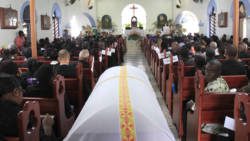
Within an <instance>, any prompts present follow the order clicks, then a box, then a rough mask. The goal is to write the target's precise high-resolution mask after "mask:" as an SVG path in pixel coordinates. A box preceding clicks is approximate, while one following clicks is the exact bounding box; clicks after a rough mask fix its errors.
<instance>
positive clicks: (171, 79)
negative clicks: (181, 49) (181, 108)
mask: <svg viewBox="0 0 250 141" xmlns="http://www.w3.org/2000/svg"><path fill="white" fill-rule="evenodd" d="M177 66H178V65H177V63H173V55H172V54H170V64H169V65H168V67H169V69H168V70H169V72H168V74H167V75H169V76H168V79H167V82H166V83H165V84H166V86H165V87H166V94H165V95H166V97H165V101H166V103H167V106H168V110H169V113H170V115H171V116H172V115H173V95H174V94H175V93H176V91H173V89H176V87H177V85H176V84H177V79H178V74H177ZM173 85H174V87H173Z"/></svg>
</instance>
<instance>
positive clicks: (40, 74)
mask: <svg viewBox="0 0 250 141" xmlns="http://www.w3.org/2000/svg"><path fill="white" fill-rule="evenodd" d="M54 76H55V74H54V72H53V69H52V66H50V65H47V64H43V65H42V66H40V68H39V69H38V70H37V71H36V73H35V74H34V78H35V79H34V81H33V82H32V84H31V85H29V86H28V87H27V88H26V91H25V93H24V96H25V97H42V98H53V79H54ZM64 103H65V112H66V113H65V114H66V116H67V117H71V116H72V115H73V110H72V108H71V107H70V104H69V101H68V98H67V96H66V95H65V98H64Z"/></svg>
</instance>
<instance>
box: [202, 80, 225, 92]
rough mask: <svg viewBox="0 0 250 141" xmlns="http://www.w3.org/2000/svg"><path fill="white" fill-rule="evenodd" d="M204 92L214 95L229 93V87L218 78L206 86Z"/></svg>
mask: <svg viewBox="0 0 250 141" xmlns="http://www.w3.org/2000/svg"><path fill="white" fill-rule="evenodd" d="M205 91H206V92H215V93H227V92H229V87H228V85H227V82H226V81H225V80H224V79H223V78H222V77H218V78H217V79H216V80H214V81H212V82H209V83H208V84H207V86H206V88H205Z"/></svg>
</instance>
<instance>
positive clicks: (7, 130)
mask: <svg viewBox="0 0 250 141" xmlns="http://www.w3.org/2000/svg"><path fill="white" fill-rule="evenodd" d="M6 84H7V85H6ZM22 98H23V89H22V87H21V84H20V83H19V81H18V80H17V79H16V78H15V77H14V76H12V75H9V74H5V73H0V140H1V141H4V137H18V135H19V134H18V122H17V121H18V118H17V116H18V113H19V112H20V111H21V110H22V106H21V104H22ZM31 122H32V121H31ZM53 123H54V121H53V119H52V118H51V117H50V116H46V117H45V118H44V119H43V121H42V125H43V126H42V129H41V132H40V140H41V141H56V140H57V139H56V138H55V136H54V135H53V132H52V130H51V129H52V126H53ZM31 124H32V123H31Z"/></svg>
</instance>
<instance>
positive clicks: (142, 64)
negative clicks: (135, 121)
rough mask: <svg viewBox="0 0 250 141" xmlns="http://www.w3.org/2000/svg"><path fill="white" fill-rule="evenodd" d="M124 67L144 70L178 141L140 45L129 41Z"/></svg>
mask: <svg viewBox="0 0 250 141" xmlns="http://www.w3.org/2000/svg"><path fill="white" fill-rule="evenodd" d="M124 65H132V66H136V67H138V68H140V69H142V70H144V71H145V72H146V73H147V75H148V77H149V79H150V82H151V85H152V86H153V88H154V90H155V94H156V95H157V98H158V101H159V103H160V105H161V108H162V111H163V113H164V115H165V117H166V119H167V122H168V125H169V127H170V129H171V130H172V132H173V134H174V135H175V137H176V139H177V140H178V137H177V131H176V128H175V126H174V125H173V122H172V119H171V117H170V115H169V112H168V109H167V107H166V105H165V103H164V101H163V98H162V95H161V92H160V90H159V88H158V86H157V84H156V81H155V79H154V77H153V74H152V72H151V70H150V67H149V65H148V63H147V61H146V58H145V56H144V54H143V52H142V51H141V48H140V47H139V43H138V42H136V41H133V40H129V41H127V53H126V54H125V57H124Z"/></svg>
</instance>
